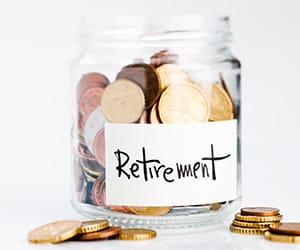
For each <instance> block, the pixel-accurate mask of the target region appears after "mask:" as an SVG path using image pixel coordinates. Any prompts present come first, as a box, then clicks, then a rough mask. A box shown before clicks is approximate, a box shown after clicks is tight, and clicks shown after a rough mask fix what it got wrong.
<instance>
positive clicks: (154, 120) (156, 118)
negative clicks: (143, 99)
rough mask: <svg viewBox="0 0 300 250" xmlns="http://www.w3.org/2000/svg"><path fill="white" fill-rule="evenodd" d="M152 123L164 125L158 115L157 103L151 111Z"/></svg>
mask: <svg viewBox="0 0 300 250" xmlns="http://www.w3.org/2000/svg"><path fill="white" fill-rule="evenodd" d="M150 123H152V124H159V123H162V122H161V120H160V117H159V115H158V109H157V103H155V104H154V105H153V106H152V108H151V111H150Z"/></svg>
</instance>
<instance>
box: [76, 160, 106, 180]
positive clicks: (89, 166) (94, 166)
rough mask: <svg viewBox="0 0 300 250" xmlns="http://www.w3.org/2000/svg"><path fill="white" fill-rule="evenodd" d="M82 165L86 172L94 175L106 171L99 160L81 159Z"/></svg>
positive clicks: (96, 175)
mask: <svg viewBox="0 0 300 250" xmlns="http://www.w3.org/2000/svg"><path fill="white" fill-rule="evenodd" d="M80 165H81V167H82V170H83V171H84V172H86V173H87V174H89V175H92V176H94V177H98V176H99V175H100V174H101V173H102V172H104V169H103V167H102V166H101V165H100V164H99V163H98V162H97V161H89V160H87V159H80Z"/></svg>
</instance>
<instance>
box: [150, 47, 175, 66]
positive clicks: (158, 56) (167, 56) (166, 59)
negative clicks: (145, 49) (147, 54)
mask: <svg viewBox="0 0 300 250" xmlns="http://www.w3.org/2000/svg"><path fill="white" fill-rule="evenodd" d="M150 61H151V65H153V66H154V67H155V68H157V67H159V66H161V65H162V64H177V62H178V55H176V54H174V53H171V52H170V51H168V50H161V51H159V52H157V53H155V54H154V55H153V56H151V59H150Z"/></svg>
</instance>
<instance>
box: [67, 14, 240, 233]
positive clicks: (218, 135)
mask: <svg viewBox="0 0 300 250" xmlns="http://www.w3.org/2000/svg"><path fill="white" fill-rule="evenodd" d="M81 38H82V39H81V43H82V52H81V55H80V57H79V58H78V59H77V60H76V63H75V65H74V67H73V82H74V105H73V106H74V108H73V129H72V159H73V161H72V162H73V164H72V183H73V185H72V187H73V188H72V204H73V206H74V207H75V209H76V210H78V211H79V212H80V213H81V214H83V215H86V216H88V217H92V218H105V219H108V220H110V222H111V224H112V225H117V226H128V225H131V226H132V225H134V226H135V227H144V226H145V225H147V226H148V227H152V228H190V227H201V226H206V225H212V224H215V223H219V222H221V221H222V220H223V219H224V218H225V217H226V216H228V214H229V213H231V211H232V209H234V208H235V207H236V205H238V202H239V200H240V198H241V191H240V186H241V178H240V177H241V176H240V173H241V164H240V153H241V149H240V147H241V145H240V134H241V130H240V115H241V114H240V103H241V100H240V62H239V61H238V60H237V59H236V58H235V57H233V56H232V54H231V52H230V45H231V38H232V35H231V31H230V28H229V18H228V17H201V16H168V17H158V18H153V19H147V18H135V17H127V18H115V19H109V20H107V19H104V18H103V19H100V20H96V19H90V18H89V19H86V20H84V21H83V31H82V36H81Z"/></svg>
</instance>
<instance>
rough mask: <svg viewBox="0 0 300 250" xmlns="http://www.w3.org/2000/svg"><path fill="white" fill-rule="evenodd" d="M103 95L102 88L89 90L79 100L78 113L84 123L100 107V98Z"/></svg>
mask: <svg viewBox="0 0 300 250" xmlns="http://www.w3.org/2000/svg"><path fill="white" fill-rule="evenodd" d="M103 93H104V89H103V88H98V87H94V88H89V89H87V90H86V91H85V92H84V93H83V94H82V95H81V96H80V99H79V111H80V114H81V115H82V117H83V119H84V121H86V119H87V117H88V116H89V115H90V113H92V111H93V110H95V109H96V108H97V107H99V106H100V103H101V98H102V95H103Z"/></svg>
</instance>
